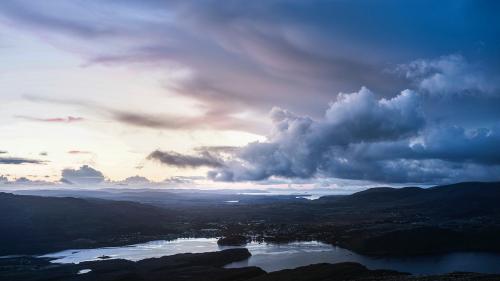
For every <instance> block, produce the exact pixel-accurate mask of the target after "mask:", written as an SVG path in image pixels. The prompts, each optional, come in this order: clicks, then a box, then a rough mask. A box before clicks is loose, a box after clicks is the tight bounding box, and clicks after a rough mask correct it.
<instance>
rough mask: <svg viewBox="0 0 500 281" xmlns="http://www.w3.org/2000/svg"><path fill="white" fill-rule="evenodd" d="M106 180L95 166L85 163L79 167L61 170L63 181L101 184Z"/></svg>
mask: <svg viewBox="0 0 500 281" xmlns="http://www.w3.org/2000/svg"><path fill="white" fill-rule="evenodd" d="M103 181H104V175H103V174H102V173H101V172H100V171H98V170H95V169H94V168H92V167H90V166H88V165H83V166H81V167H80V168H78V169H64V170H62V172H61V182H64V183H70V184H99V183H101V182H103Z"/></svg>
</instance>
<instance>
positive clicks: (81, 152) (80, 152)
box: [68, 150, 92, 154]
mask: <svg viewBox="0 0 500 281" xmlns="http://www.w3.org/2000/svg"><path fill="white" fill-rule="evenodd" d="M68 154H92V152H90V151H86V150H69V151H68Z"/></svg>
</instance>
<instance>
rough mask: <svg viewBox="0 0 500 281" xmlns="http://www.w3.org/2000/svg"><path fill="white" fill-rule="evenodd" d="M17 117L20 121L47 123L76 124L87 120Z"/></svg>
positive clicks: (81, 118) (71, 117)
mask: <svg viewBox="0 0 500 281" xmlns="http://www.w3.org/2000/svg"><path fill="white" fill-rule="evenodd" d="M15 117H16V118H19V119H24V120H29V121H35V122H46V123H75V122H81V121H84V120H85V119H84V118H83V117H74V116H67V117H51V118H38V117H31V116H24V115H17V116H15Z"/></svg>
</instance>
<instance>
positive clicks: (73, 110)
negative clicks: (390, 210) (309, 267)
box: [0, 0, 500, 188]
mask: <svg viewBox="0 0 500 281" xmlns="http://www.w3.org/2000/svg"><path fill="white" fill-rule="evenodd" d="M499 13H500V3H499V2H498V1H486V0H479V1H472V0H470V1H464V0H448V1H447V0H444V1H425V0H418V1H416V0H408V1H395V0H394V1H392V0H382V1H369V0H366V1H363V0H359V1H347V0H331V1H320V0H311V1H293V0H269V1H236V0H228V1H212V0H205V1H189V0H183V1H175V0H173V1H161V0H141V1H139V0H137V1H136V0H122V1H116V0H109V1H97V0H95V1H92V0H86V1H83V0H74V1H68V0H65V1H63V0H53V1H49V2H46V1H44V2H42V1H27V0H4V1H1V2H0V61H1V63H0V183H5V184H22V185H36V184H47V183H54V184H59V185H70V184H73V185H102V184H120V185H137V184H149V183H150V182H155V183H161V184H164V185H165V186H198V187H208V188H212V187H227V188H253V187H266V186H287V187H288V186H292V185H298V186H303V185H304V186H312V187H339V186H344V185H380V184H383V185H409V184H418V185H432V184H445V183H452V182H459V181H496V180H500V148H499V147H500V110H499V109H500V75H499V74H500V15H499Z"/></svg>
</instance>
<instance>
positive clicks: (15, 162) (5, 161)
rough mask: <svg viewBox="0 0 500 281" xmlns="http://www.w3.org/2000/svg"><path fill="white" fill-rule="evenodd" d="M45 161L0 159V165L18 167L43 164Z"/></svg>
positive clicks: (12, 158) (18, 158)
mask: <svg viewBox="0 0 500 281" xmlns="http://www.w3.org/2000/svg"><path fill="white" fill-rule="evenodd" d="M46 162H47V161H44V160H38V159H30V158H22V157H0V164H4V165H20V164H45V163H46Z"/></svg>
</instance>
